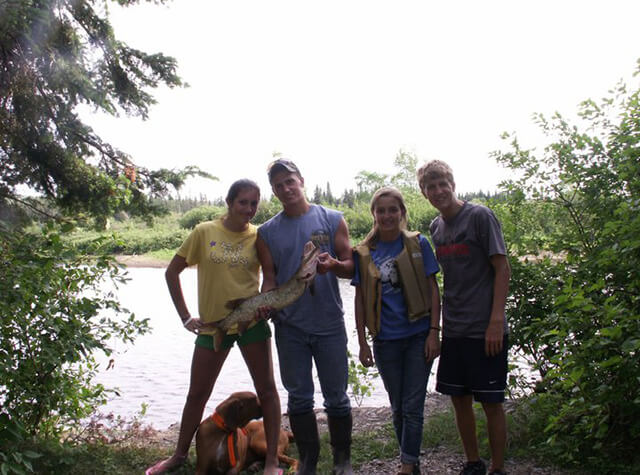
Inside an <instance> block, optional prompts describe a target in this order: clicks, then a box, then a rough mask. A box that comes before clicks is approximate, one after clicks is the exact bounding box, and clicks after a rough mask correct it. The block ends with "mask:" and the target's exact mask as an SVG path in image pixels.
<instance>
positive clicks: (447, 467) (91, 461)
mask: <svg viewBox="0 0 640 475" xmlns="http://www.w3.org/2000/svg"><path fill="white" fill-rule="evenodd" d="M477 409H478V411H479V412H478V416H479V417H478V420H479V421H480V432H479V433H480V434H484V433H485V427H484V425H483V422H482V421H483V419H484V418H483V417H482V416H481V414H480V412H481V411H480V409H479V408H477ZM372 412H373V411H372ZM354 418H362V421H364V420H366V419H371V420H374V419H376V417H375V416H374V415H373V414H372V415H371V417H369V416H368V410H367V409H365V408H363V409H360V410H358V411H355V412H354ZM517 418H518V416H517V415H516V416H515V417H514V415H513V414H510V416H509V428H510V429H509V431H510V434H509V447H508V450H507V470H508V472H509V473H511V474H512V475H518V474H525V473H537V474H562V473H570V472H565V471H562V470H560V469H556V468H553V466H552V462H553V461H551V460H545V461H542V460H536V459H534V458H533V457H532V455H533V454H532V453H531V451H530V450H529V440H528V439H527V438H526V437H523V435H524V433H523V432H522V431H521V430H519V429H518V427H517V422H516V421H517ZM362 421H356V422H355V424H354V434H353V444H352V462H353V466H354V470H355V472H356V473H366V474H368V475H377V474H383V473H394V472H395V470H396V469H397V463H398V447H397V443H396V441H395V435H394V432H393V428H392V425H391V422H390V420H389V418H388V415H387V417H385V418H384V419H382V420H375V422H373V423H372V422H371V421H368V422H364V425H361V423H362ZM359 422H360V423H359ZM363 427H365V428H364V429H363ZM95 435H96V434H94V436H92V437H91V441H90V442H88V443H81V444H76V445H73V446H71V445H68V446H64V447H62V448H60V447H55V446H54V445H53V444H51V445H48V444H46V443H43V444H39V445H37V446H34V447H31V449H32V450H34V451H36V452H39V453H42V454H43V456H42V457H39V458H38V459H36V460H35V461H34V471H35V473H65V474H70V475H76V474H77V475H80V474H86V473H92V474H112V473H118V474H139V473H143V472H144V470H145V468H146V467H148V466H149V465H151V464H153V463H154V462H156V461H157V460H159V459H161V458H164V457H168V456H169V455H170V454H171V453H172V450H173V443H174V441H173V439H172V438H171V437H166V436H163V435H162V433H160V434H158V433H155V432H154V431H150V430H149V429H145V428H143V427H141V426H136V427H135V428H134V429H130V431H129V432H128V433H124V434H123V433H120V434H119V435H118V437H115V438H110V437H109V436H103V437H102V438H101V437H100V436H99V434H98V436H95ZM112 435H113V434H112ZM321 440H322V450H321V454H320V461H319V464H318V473H320V474H324V473H331V468H332V457H331V451H330V445H329V438H328V434H327V433H326V430H323V429H322V428H321ZM460 447H461V446H460V442H459V439H458V435H457V432H456V426H455V420H454V417H453V413H452V411H451V409H450V408H449V407H448V406H447V407H443V408H439V409H437V412H434V413H433V414H430V415H428V417H426V419H425V426H424V431H423V442H422V452H423V455H422V469H423V473H443V474H447V473H457V471H458V470H459V465H460V462H461V461H462V460H463V456H462V453H461V448H460ZM480 452H481V455H482V457H484V458H485V459H487V458H488V454H489V448H488V442H487V439H486V437H483V436H481V437H480ZM289 455H291V456H292V457H297V453H296V448H295V444H293V445H292V446H291V447H290V448H289ZM195 463H196V457H195V450H194V449H192V450H191V453H190V456H189V459H188V461H187V463H186V464H185V465H184V466H183V467H181V468H179V469H178V470H176V471H174V472H172V473H175V474H182V475H188V474H189V475H190V474H193V473H194V472H195ZM574 470H575V471H574V472H571V473H589V471H588V470H587V468H586V467H583V468H579V467H574ZM629 470H630V471H628V472H624V473H633V471H632V468H631V467H630V468H629ZM243 473H247V472H243Z"/></svg>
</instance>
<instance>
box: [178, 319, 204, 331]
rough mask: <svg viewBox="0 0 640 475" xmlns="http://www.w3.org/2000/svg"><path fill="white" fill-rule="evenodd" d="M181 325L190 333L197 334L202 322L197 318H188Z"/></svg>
mask: <svg viewBox="0 0 640 475" xmlns="http://www.w3.org/2000/svg"><path fill="white" fill-rule="evenodd" d="M182 325H183V326H184V327H185V328H186V329H187V330H189V331H190V332H192V333H198V331H199V330H200V328H201V327H202V320H200V319H199V318H198V317H189V318H187V319H186V320H185V321H184V322H182Z"/></svg>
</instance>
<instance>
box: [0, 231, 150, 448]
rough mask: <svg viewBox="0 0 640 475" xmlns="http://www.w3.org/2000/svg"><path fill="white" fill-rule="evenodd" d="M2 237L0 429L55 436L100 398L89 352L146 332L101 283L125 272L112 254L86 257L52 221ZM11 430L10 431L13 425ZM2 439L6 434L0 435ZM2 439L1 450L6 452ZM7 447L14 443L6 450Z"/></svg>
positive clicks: (101, 391)
mask: <svg viewBox="0 0 640 475" xmlns="http://www.w3.org/2000/svg"><path fill="white" fill-rule="evenodd" d="M4 237H5V239H3V240H2V241H0V251H1V252H0V289H1V290H2V299H0V315H2V319H3V321H2V326H1V327H0V336H1V338H0V400H1V401H2V406H1V407H0V432H4V431H7V430H8V431H13V432H14V433H15V428H16V427H22V428H24V432H25V433H27V434H30V435H38V436H43V437H47V436H53V437H56V436H58V435H59V434H60V433H61V432H62V431H64V430H65V429H66V428H68V427H70V426H75V425H78V424H79V421H80V420H81V419H83V418H85V417H87V416H88V415H89V414H90V413H91V412H92V411H93V410H94V408H95V406H96V405H100V404H101V403H103V402H104V401H105V397H106V391H107V390H106V389H105V388H104V387H103V386H102V385H99V384H94V383H93V382H92V378H93V376H94V374H95V371H96V362H95V359H94V356H93V355H94V352H96V351H101V352H104V353H106V354H110V352H111V349H110V346H109V345H110V344H112V343H113V341H114V338H115V339H117V340H120V341H124V342H131V341H133V340H134V338H135V336H136V335H138V334H140V333H144V332H145V331H147V330H148V325H147V321H146V320H138V319H136V318H135V316H134V315H133V314H130V313H128V312H127V310H126V309H124V308H122V307H121V306H120V304H119V303H118V302H117V301H116V300H115V299H114V298H113V296H112V295H110V294H103V293H102V291H101V290H100V286H101V284H102V282H103V281H104V280H105V279H108V280H111V281H113V282H114V284H116V285H117V284H118V283H123V282H125V281H126V277H125V276H123V275H122V273H121V272H122V270H121V268H120V267H119V266H118V265H117V264H116V263H115V262H114V261H113V260H112V258H110V257H108V256H106V255H104V254H103V253H100V252H96V257H95V258H93V259H90V258H88V257H86V256H83V255H80V254H78V252H77V250H75V249H73V247H71V246H69V245H67V244H65V243H64V241H63V240H62V239H61V237H60V233H59V232H58V231H56V230H55V229H54V228H53V227H52V226H47V227H45V229H44V231H43V232H42V234H41V235H39V236H38V235H30V234H27V233H20V232H11V233H6V234H5V236H4ZM12 428H13V429H12ZM3 440H4V439H3ZM3 445H4V444H2V443H0V452H4V451H5V450H7V447H6V446H3ZM9 450H11V448H10V447H9Z"/></svg>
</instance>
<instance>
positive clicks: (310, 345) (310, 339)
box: [275, 324, 351, 417]
mask: <svg viewBox="0 0 640 475" xmlns="http://www.w3.org/2000/svg"><path fill="white" fill-rule="evenodd" d="M275 328H276V347H277V348H278V359H279V362H280V377H281V379H282V384H283V385H284V387H285V389H286V390H287V392H288V393H289V397H288V401H287V410H288V412H289V414H290V415H297V414H304V413H306V412H309V411H312V410H313V407H314V401H313V393H314V386H313V377H312V371H311V369H312V368H311V364H312V363H311V361H312V360H313V361H314V362H315V364H316V371H317V373H318V380H319V381H320V389H322V396H323V398H324V408H325V410H326V411H327V414H328V415H329V416H331V417H345V416H348V415H349V414H350V413H351V403H350V401H349V396H348V395H347V384H348V381H349V378H348V366H347V365H348V363H347V333H346V331H345V329H344V327H342V328H341V329H340V330H338V331H336V332H335V333H333V334H331V335H311V334H309V333H306V332H303V331H302V330H300V329H299V328H296V327H292V326H290V325H284V324H277V325H276V326H275Z"/></svg>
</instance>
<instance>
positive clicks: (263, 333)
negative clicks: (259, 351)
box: [196, 320, 271, 350]
mask: <svg viewBox="0 0 640 475" xmlns="http://www.w3.org/2000/svg"><path fill="white" fill-rule="evenodd" d="M269 338H271V328H270V327H269V324H268V323H267V321H266V320H260V321H259V322H258V323H256V324H255V325H254V326H252V327H251V328H247V330H246V331H245V332H244V333H243V334H242V335H239V334H238V333H232V334H229V335H225V336H224V338H223V339H222V346H221V348H222V349H223V350H228V349H229V348H231V347H232V346H233V344H234V343H235V342H236V341H237V342H238V346H245V345H248V344H249V343H256V342H258V341H266V340H268V339H269ZM196 345H197V346H201V347H203V348H207V349H209V350H213V335H198V336H197V337H196Z"/></svg>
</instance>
